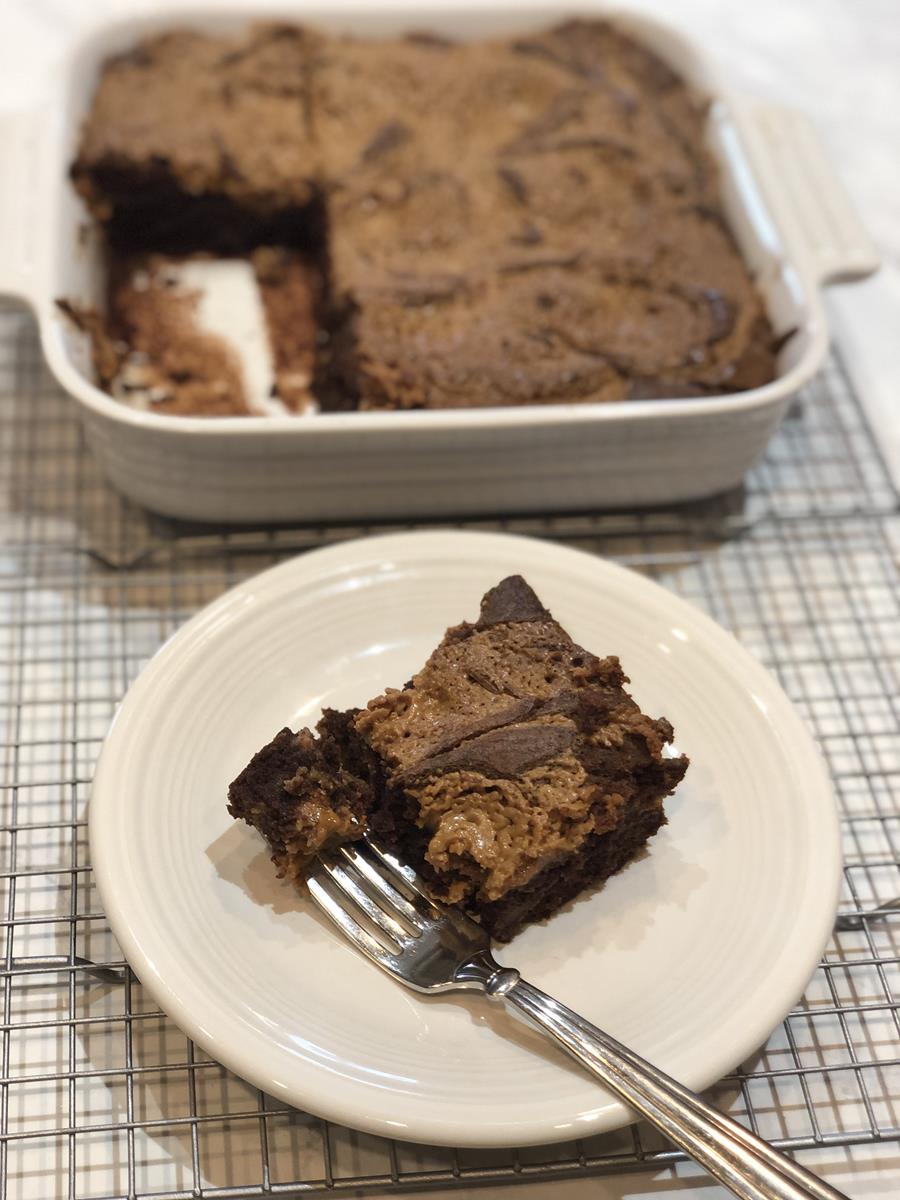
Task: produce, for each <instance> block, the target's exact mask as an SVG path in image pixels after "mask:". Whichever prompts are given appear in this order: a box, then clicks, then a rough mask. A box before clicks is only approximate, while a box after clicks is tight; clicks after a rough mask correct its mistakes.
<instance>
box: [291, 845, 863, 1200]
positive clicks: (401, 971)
mask: <svg viewBox="0 0 900 1200" xmlns="http://www.w3.org/2000/svg"><path fill="white" fill-rule="evenodd" d="M307 882H308V884H309V891H310V894H311V896H312V898H313V900H314V901H315V902H316V904H317V905H318V906H319V907H320V908H321V910H322V911H323V912H324V913H325V914H326V915H327V916H328V917H330V919H331V920H332V921H333V922H334V923H335V925H337V927H338V928H339V929H340V930H341V932H342V933H344V934H346V936H347V937H348V938H349V939H350V941H351V942H353V944H354V945H355V946H356V947H357V948H358V949H360V950H362V952H363V953H364V954H365V955H367V956H368V957H369V958H370V959H371V960H372V961H373V962H374V963H377V964H378V966H379V967H381V968H382V969H383V970H385V971H387V972H388V974H389V975H393V977H394V978H395V979H397V980H398V981H399V982H400V983H403V984H406V986H407V987H410V988H413V989H414V990H415V991H417V992H450V991H478V992H483V993H485V994H486V995H487V996H490V997H493V998H495V999H500V1000H505V1001H506V1003H507V1004H510V1005H512V1007H513V1008H516V1009H518V1010H519V1012H520V1013H522V1014H523V1015H524V1016H525V1017H526V1018H527V1019H528V1020H529V1021H530V1022H531V1023H532V1024H533V1025H536V1026H537V1027H538V1028H539V1029H540V1030H542V1031H543V1032H544V1033H545V1034H546V1035H547V1036H548V1037H549V1038H550V1039H551V1040H552V1041H554V1042H555V1043H556V1044H557V1045H558V1046H560V1047H562V1049H563V1050H565V1051H566V1052H567V1053H568V1054H570V1055H571V1056H572V1057H573V1058H575V1059H577V1061H578V1062H579V1063H581V1065H582V1066H583V1067H586V1068H587V1070H588V1071H590V1072H591V1073H592V1074H594V1075H596V1076H597V1078H598V1079H599V1080H600V1081H601V1082H602V1083H603V1084H604V1086H605V1087H607V1088H608V1089H609V1091H611V1092H612V1093H614V1094H615V1095H616V1096H617V1097H618V1098H619V1099H620V1100H621V1101H622V1102H623V1103H625V1104H627V1105H628V1107H629V1108H631V1109H633V1110H634V1111H635V1112H636V1113H638V1114H639V1115H640V1116H641V1117H643V1118H644V1119H645V1120H647V1121H649V1122H650V1123H651V1124H652V1125H655V1126H656V1127H657V1129H659V1130H661V1132H662V1133H663V1134H665V1136H666V1137H667V1138H668V1139H669V1140H670V1141H671V1142H674V1143H675V1145H677V1146H680V1147H681V1148H682V1149H683V1150H685V1151H686V1152H687V1153H688V1154H689V1155H690V1156H691V1157H692V1158H693V1159H694V1160H695V1161H696V1162H698V1163H700V1165H701V1166H703V1167H704V1168H705V1169H706V1170H707V1171H708V1172H709V1174H710V1175H712V1176H713V1178H715V1179H717V1180H718V1181H719V1182H720V1183H723V1184H724V1185H725V1186H726V1187H727V1188H730V1189H731V1191H732V1192H733V1193H734V1194H735V1195H736V1196H739V1197H740V1198H741V1200H847V1197H846V1196H845V1195H844V1193H843V1192H839V1191H837V1190H836V1189H835V1188H833V1187H831V1186H830V1185H829V1184H827V1183H825V1182H824V1181H823V1180H821V1179H818V1178H817V1177H816V1176H815V1175H813V1174H811V1173H810V1172H809V1171H807V1170H806V1169H805V1168H804V1167H801V1166H800V1165H799V1164H798V1163H796V1162H794V1161H793V1160H792V1159H789V1158H786V1157H785V1156H784V1155H783V1154H779V1152H778V1151H777V1150H775V1149H773V1148H772V1147H771V1146H769V1145H768V1144H767V1143H766V1142H764V1141H762V1140H761V1139H760V1138H758V1137H756V1136H755V1135H754V1134H752V1133H751V1132H750V1131H749V1130H748V1129H745V1128H744V1127H743V1126H742V1125H738V1124H737V1122H735V1121H732V1120H731V1118H730V1117H726V1116H724V1115H723V1114H722V1113H720V1112H717V1111H716V1110H715V1109H714V1108H711V1107H710V1105H708V1104H707V1103H705V1101H703V1100H701V1099H700V1097H699V1096H697V1095H695V1093H694V1092H691V1091H689V1089H688V1088H685V1087H682V1085H681V1084H680V1083H678V1082H676V1080H674V1079H672V1078H670V1076H668V1075H666V1074H665V1073H664V1072H663V1071H660V1070H658V1069H657V1068H656V1067H654V1066H652V1065H651V1064H650V1063H648V1062H647V1061H646V1060H645V1059H643V1058H641V1057H640V1056H639V1055H638V1054H635V1053H634V1051H633V1050H629V1049H628V1047H627V1046H623V1045H622V1043H621V1042H617V1041H616V1040H615V1038H612V1037H610V1035H609V1034H608V1033H604V1032H603V1030H602V1029H598V1028H597V1027H596V1026H595V1025H592V1024H591V1023H590V1022H589V1021H586V1020H585V1019H584V1017H580V1016H579V1015H578V1014H577V1013H575V1012H573V1011H572V1010H571V1009H569V1008H566V1006H565V1005H564V1004H560V1003H559V1001H558V1000H554V999H553V998H552V997H551V996H548V995H547V994H546V993H545V992H542V991H540V989H539V988H536V987H534V986H533V985H532V984H530V983H526V981H525V980H524V979H522V977H521V976H520V975H519V972H518V971H515V970H513V969H512V968H509V967H501V966H500V965H499V964H498V963H497V962H496V961H495V960H494V958H493V956H492V955H491V943H490V938H489V937H488V936H487V934H486V933H485V931H484V930H483V929H482V928H481V926H480V925H478V924H477V923H476V922H475V921H472V920H470V919H469V918H468V917H466V916H465V915H464V914H463V913H461V912H460V911H459V910H458V909H455V908H451V907H447V906H445V905H439V904H436V903H435V902H434V901H433V900H431V899H430V898H429V896H428V894H427V892H426V890H425V887H424V885H423V883H422V881H421V880H420V879H419V877H418V876H417V875H416V873H415V871H413V870H412V869H411V868H410V867H408V866H405V865H404V864H402V863H400V862H398V860H397V859H396V858H395V857H394V856H393V855H391V854H389V853H388V852H387V851H386V850H384V849H383V848H382V847H379V846H378V844H377V842H375V841H374V840H373V839H371V838H369V837H367V838H365V839H363V841H360V842H355V843H354V844H353V845H352V846H344V847H341V849H340V850H337V851H335V852H333V853H331V854H328V855H324V856H322V857H321V858H319V859H317V860H316V862H315V864H314V865H313V867H312V868H311V870H310V872H309V874H308V876H307Z"/></svg>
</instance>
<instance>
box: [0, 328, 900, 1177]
mask: <svg viewBox="0 0 900 1200" xmlns="http://www.w3.org/2000/svg"><path fill="white" fill-rule="evenodd" d="M466 525H467V526H469V527H479V526H482V527H489V528H498V527H499V528H505V529H513V530H516V531H519V532H528V533H532V534H537V535H540V536H545V537H551V538H560V539H566V540H568V541H570V542H574V543H577V544H579V545H582V546H583V547H585V548H587V549H590V550H592V551H594V552H596V553H597V554H602V555H606V556H609V557H613V558H616V559H618V560H619V561H624V562H628V563H629V564H631V565H633V566H637V567H638V568H639V569H641V570H644V571H646V572H648V573H650V574H652V575H653V576H655V577H656V578H657V579H659V580H660V581H661V582H663V583H664V584H665V585H666V586H668V587H670V588H672V589H673V590H674V591H677V592H679V593H680V594H682V595H684V596H686V597H687V598H688V599H690V600H692V601H693V602H694V603H696V604H698V605H700V606H701V607H702V608H704V609H706V610H707V611H708V612H710V613H711V614H712V615H713V616H714V617H715V618H716V619H717V620H719V621H720V622H721V623H722V624H724V625H725V626H727V627H728V628H730V629H731V630H732V631H733V632H734V633H736V634H737V636H738V637H739V638H740V639H741V641H742V642H743V643H744V644H745V645H746V646H748V647H749V649H750V650H752V651H753V652H754V653H756V654H757V655H758V656H759V657H760V658H761V659H762V660H763V661H764V662H765V663H766V664H767V665H768V666H769V667H771V669H772V670H774V671H775V673H776V674H777V675H778V677H779V679H780V680H781V683H782V684H783V686H784V687H785V689H786V690H787V692H788V693H789V694H790V695H791V697H792V698H793V699H794V701H795V702H796V703H797V704H798V706H799V707H800V709H801V711H802V712H803V714H804V716H805V717H806V719H807V720H808V721H809V723H810V725H811V726H812V728H813V730H814V732H815V733H816V735H817V736H818V738H819V740H820V742H821V745H822V747H823V749H824V751H825V754H826V755H827V758H828V761H829V763H830V766H831V770H832V774H833V776H834V778H835V780H836V783H837V788H838V792H839V795H840V802H841V806H842V814H843V819H844V832H845V853H846V868H845V887H844V897H843V914H844V916H843V919H842V921H841V922H840V926H839V929H838V930H837V931H836V932H835V934H834V936H833V939H832V942H831V945H830V946H829V949H828V952H827V955H826V957H825V959H824V961H823V962H822V964H821V966H820V967H819V969H818V970H817V972H816V975H815V977H814V978H813V980H812V982H811V983H810V986H809V988H808V989H807V992H806V994H805V996H804V997H803V999H802V1000H801V1002H800V1003H799V1004H798V1005H797V1007H796V1009H795V1010H794V1011H793V1012H792V1013H791V1015H790V1016H789V1017H788V1018H787V1020H786V1021H785V1023H784V1024H783V1025H782V1026H781V1027H780V1028H779V1029H778V1030H777V1031H776V1032H775V1033H774V1034H773V1035H772V1037H771V1038H770V1039H769V1041H768V1043H767V1044H766V1045H765V1047H763V1048H762V1049H761V1050H759V1051H758V1053H756V1054H755V1055H753V1056H752V1057H751V1058H750V1059H749V1060H748V1061H747V1062H745V1063H744V1064H743V1066H742V1067H741V1068H740V1069H739V1070H738V1071H737V1072H736V1073H735V1074H734V1075H733V1076H731V1077H730V1078H728V1079H726V1080H724V1081H723V1082H722V1083H721V1084H720V1085H719V1086H718V1087H717V1088H716V1089H714V1091H713V1093H712V1096H713V1100H714V1102H716V1103H718V1104H720V1105H721V1106H722V1107H723V1108H725V1109H727V1110H728V1111H730V1112H732V1113H733V1114H734V1115H736V1116H737V1117H738V1118H739V1119H742V1120H745V1121H746V1122H748V1123H749V1124H750V1125H751V1126H753V1127H754V1128H755V1129H757V1130H758V1131H759V1132H760V1133H761V1134H762V1135H763V1136H764V1137H767V1138H769V1139H770V1140H772V1141H774V1142H775V1143H776V1144H778V1145H780V1146H782V1147H785V1148H788V1149H792V1150H800V1149H803V1148H814V1147H819V1148H837V1147H841V1148H843V1147H849V1146H852V1145H856V1144H873V1143H879V1142H885V1141H889V1140H892V1139H896V1138H898V1137H900V1099H898V1097H900V1013H898V1004H897V1000H898V996H900V913H898V912H897V911H895V910H892V909H891V908H890V907H889V904H890V901H891V900H892V899H893V898H894V897H896V896H897V895H900V805H898V803H897V796H898V795H900V744H898V737H897V730H898V724H900V723H898V706H900V701H898V696H900V687H898V675H900V589H898V586H897V584H898V573H897V559H898V552H900V517H898V497H897V494H896V492H895V490H894V488H893V487H892V485H891V483H890V480H889V478H888V475H887V473H886V471H885V469H884V466H883V464H882V462H881V460H880V458H879V456H878V453H877V450H876V447H875V445H874V444H873V441H872V438H871V436H870V434H869V431H868V428H867V426H866V423H865V421H864V419H863V417H862V414H861V411H860V408H859V406H858V404H857V402H856V398H855V396H854V393H853V389H852V387H851V385H850V383H849V381H848V379H847V377H846V375H845V373H844V371H843V369H842V367H841V365H840V363H839V362H838V361H837V360H832V361H831V362H830V363H829V365H828V367H827V369H826V371H825V372H824V373H823V375H822V376H821V377H820V378H819V379H818V381H817V382H816V383H815V384H814V385H813V386H811V387H810V388H809V389H808V390H807V392H806V393H805V394H804V396H803V397H802V398H801V401H800V402H799V404H798V405H797V407H796V409H795V411H794V412H793V413H792V415H791V417H790V419H789V420H788V421H787V422H786V424H785V426H784V428H783V430H782V432H781V433H780V434H779V436H778V437H777V439H776V440H775V442H774V443H773V444H772V446H771V448H770V451H769V454H768V456H767V458H766V461H765V462H764V463H763V464H761V465H760V466H759V467H758V468H757V469H756V470H755V471H754V472H753V474H752V476H751V477H750V479H749V480H748V482H747V485H746V487H745V488H744V489H742V491H741V492H740V493H739V494H735V495H731V496H727V497H724V498H722V499H720V500H718V501H715V502H712V503H708V504H702V505H691V506H686V507H683V508H681V509H678V510H670V511H666V512H649V513H643V514H640V515H634V514H625V513H622V514H606V515H596V514H575V515H568V516H565V517H553V518H542V517H540V516H532V517H517V518H515V519H512V520H502V519H499V518H497V519H492V520H487V519H486V520H484V521H479V522H475V521H468V522H466ZM364 532H366V530H362V529H360V528H358V527H357V528H349V527H339V528H325V527H322V526H316V527H307V528H302V529H279V530H271V529H270V530H244V531H240V532H234V531H232V532H227V531H218V532H215V531H214V532H210V531H209V530H208V529H203V530H201V529H196V528H189V527H182V526H178V525H176V524H173V523H171V522H163V521H159V520H155V519H153V518H149V517H148V516H146V515H145V514H144V513H142V512H141V511H139V510H137V509H135V508H133V507H132V506H130V505H128V504H127V503H125V502H123V501H122V500H120V499H119V498H118V497H117V496H116V495H115V494H114V493H113V492H111V491H110V490H109V489H108V488H107V487H106V485H105V484H104V483H103V481H102V479H101V477H100V476H99V474H98V472H97V469H96V467H95V466H94V464H93V462H92V460H91V459H90V457H89V456H88V455H87V454H86V453H85V451H84V449H83V447H82V442H81V438H80V434H79V431H78V427H77V422H76V421H75V419H74V415H73V412H72V408H71V406H70V404H69V402H68V401H67V400H66V399H65V398H64V397H63V396H62V395H60V393H59V392H58V390H57V389H56V388H55V387H54V385H53V384H52V382H51V381H50V379H49V377H48V376H47V375H46V373H45V372H44V370H43V367H42V365H41V363H40V356H39V353H38V350H37V345H36V341H35V336H34V331H33V329H32V326H31V323H30V321H29V319H28V318H27V317H25V316H23V315H21V314H17V313H5V314H0V727H2V730H0V753H2V755H3V760H4V761H3V777H4V783H3V789H2V792H0V913H2V922H0V924H2V931H3V933H2V942H0V996H2V1025H0V1030H2V1044H0V1049H2V1063H0V1065H2V1074H0V1200H13V1198H15V1200H32V1198H33V1200H47V1197H48V1195H49V1194H51V1189H52V1188H54V1187H58V1189H59V1190H58V1191H56V1192H54V1193H53V1194H58V1195H65V1196H68V1197H70V1198H72V1200H83V1198H87V1197H92V1198H95V1197H116V1198H119V1197H121V1198H125V1197H128V1198H132V1197H144V1198H149V1197H154V1198H156V1200H162V1198H163V1197H168V1198H169V1200H172V1198H174V1197H212V1196H219V1195H228V1196H232V1197H242V1198H247V1197H261V1196H270V1195H279V1194H285V1195H287V1194H289V1195H301V1194H307V1195H309V1194H311V1195H325V1194H330V1193H332V1192H344V1191H350V1190H358V1189H361V1188H363V1189H365V1190H366V1191H367V1192H375V1191H379V1190H383V1191H386V1192H391V1191H400V1190H403V1189H404V1188H411V1187H423V1186H426V1185H428V1186H435V1187H445V1188H452V1187H454V1186H455V1185H458V1184H459V1183H461V1182H468V1183H474V1182H478V1181H485V1182H487V1181H490V1182H494V1183H497V1182H507V1181H508V1182H512V1181H515V1180H524V1179H531V1180H533V1179H536V1178H539V1179H542V1180H547V1181H549V1180H554V1179H558V1178H562V1177H566V1176H590V1175H599V1174H603V1173H615V1172H620V1171H624V1170H626V1169H629V1168H637V1167H644V1168H658V1167H660V1166H662V1165H665V1164H669V1163H673V1162H676V1161H678V1159H679V1158H680V1156H679V1155H678V1153H677V1152H676V1151H674V1150H673V1149H671V1148H670V1147H668V1146H666V1145H665V1144H664V1143H663V1142H661V1141H660V1140H659V1139H658V1138H657V1137H656V1135H655V1134H653V1133H652V1131H648V1130H647V1129H645V1128H643V1127H636V1128H633V1129H629V1130H623V1131H621V1132H619V1133H617V1134H613V1135H607V1136H604V1137H600V1138H595V1139H591V1140H587V1141H581V1142H572V1143H569V1144H566V1145H562V1146H551V1147H537V1148H533V1149H529V1150H522V1151H518V1152H514V1151H509V1152H504V1151H492V1152H473V1151H463V1150H460V1151H449V1150H441V1149H434V1148H430V1147H424V1146H409V1145H404V1144H401V1143H393V1142H388V1141H383V1140H381V1139H378V1138H373V1137H369V1136H366V1135H362V1134H359V1133H355V1132H353V1131H350V1130H346V1129H341V1128H338V1127H335V1126H333V1125H328V1124H327V1123H325V1122H322V1121H319V1120H316V1119H315V1118H313V1117H310V1116H308V1115H306V1114H304V1113H301V1112H297V1111H296V1110H293V1109H289V1108H285V1107H284V1106H282V1105H280V1104H279V1103H278V1102H276V1101H275V1100H273V1099H272V1098H271V1097H268V1096H265V1095H263V1094H262V1093H260V1092H259V1091H258V1090H256V1089H255V1088H253V1087H251V1086H249V1085H248V1084H246V1083H244V1082H242V1081H241V1080H240V1079H238V1078H236V1077H235V1076H233V1075H231V1074H229V1073H228V1072H227V1071H226V1070H225V1069H224V1068H222V1067H221V1066H220V1065H219V1064H217V1063H215V1062H213V1061H211V1060H210V1059H208V1058H207V1057H206V1056H205V1055H204V1054H203V1053H202V1052H201V1051H200V1050H198V1049H197V1048H196V1047H194V1046H193V1045H191V1043H190V1042H189V1041H188V1040H187V1039H186V1038H185V1036H184V1035H183V1034H182V1033H180V1031H179V1030H178V1029H177V1028H176V1027H175V1026H174V1025H173V1024H172V1022H171V1021H169V1020H168V1019H167V1018H166V1017H165V1015H164V1014H163V1013H162V1012H160V1011H159V1010H158V1009H157V1008H156V1007H155V1006H154V1004H153V1002H152V1001H151V1000H150V999H149V997H147V996H146V995H145V994H144V992H143V989H142V987H141V984H140V982H139V980H138V979H137V978H136V977H135V976H134V975H133V974H132V973H131V972H130V971H129V969H128V968H127V966H126V964H125V963H124V962H123V959H122V955H121V951H120V950H119V948H118V946H117V945H116V944H115V942H114V940H113V938H112V935H111V933H110V931H109V928H108V927H107V924H106V920H105V917H104V914H103V912H102V910H101V907H100V903H99V900H98V897H97V895H96V892H95V890H94V887H93V883H92V878H91V869H90V854H89V848H88V845H87V839H86V828H85V820H84V812H85V804H86V801H87V794H88V785H89V780H90V777H91V771H92V768H93V763H94V759H95V756H96V754H97V752H98V750H99V747H100V743H101V740H102V738H103V735H104V732H105V730H106V727H107V724H108V721H109V719H110V717H111V715H112V712H113V708H114V706H115V704H116V703H117V701H118V700H119V699H120V698H121V696H122V694H123V692H124V691H125V689H126V687H127V686H128V684H129V682H130V681H131V680H132V679H133V678H134V677H135V675H136V674H137V673H138V671H139V670H140V668H141V667H142V665H143V664H144V663H145V662H146V661H147V659H148V658H149V656H150V655H151V654H152V653H153V652H154V650H155V649H156V648H157V647H158V646H159V644H160V642H161V641H163V639H165V638H166V637H168V635H169V634H170V633H172V632H173V630H174V629H176V628H177V627H178V625H180V624H181V622H182V621H184V620H185V619H186V618H187V617H188V616H190V615H191V614H192V613H193V612H194V611H196V609H197V608H198V607H200V606H201V605H202V604H205V603H206V602H207V601H209V600H211V599H213V598H214V597H215V596H217V595H218V594H219V593H221V592H222V591H223V590H224V589H225V588H227V587H230V586H231V585H232V584H234V583H235V582H237V581H239V580H240V579H242V578H245V577H246V576H248V575H250V574H252V573H254V572H256V571H258V570H260V569H262V568H263V567H265V566H268V565H270V564H271V563H274V562H277V561H278V560H279V559H280V558H282V557H284V556H285V555H287V554H289V553H293V552H296V551H297V550H300V549H303V548H306V547H311V546H315V545H320V544H323V543H326V542H329V541H332V540H335V539H336V538H340V537H348V536H357V535H359V534H360V533H364ZM91 964H101V965H102V966H103V967H104V968H105V972H103V971H101V972H99V973H98V972H97V971H96V969H95V968H93V967H92V966H91ZM48 1181H54V1182H48ZM55 1181H59V1182H58V1184H57V1183H56V1182H55Z"/></svg>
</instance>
